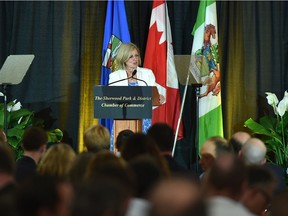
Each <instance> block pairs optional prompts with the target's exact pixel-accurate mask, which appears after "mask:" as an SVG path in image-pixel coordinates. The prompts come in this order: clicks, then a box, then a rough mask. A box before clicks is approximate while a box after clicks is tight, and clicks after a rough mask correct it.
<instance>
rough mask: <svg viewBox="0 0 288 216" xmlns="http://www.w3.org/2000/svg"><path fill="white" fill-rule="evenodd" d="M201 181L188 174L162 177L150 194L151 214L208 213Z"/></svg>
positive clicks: (185, 214)
mask: <svg viewBox="0 0 288 216" xmlns="http://www.w3.org/2000/svg"><path fill="white" fill-rule="evenodd" d="M200 188H201V187H200V184H199V181H196V180H195V179H194V178H192V179H191V178H189V177H188V176H177V175H175V176H172V177H168V178H164V179H162V180H161V181H160V182H159V183H158V184H156V185H155V187H154V188H153V190H152V191H151V193H150V195H149V201H150V203H151V213H150V215H151V216H162V215H165V216H189V215H197V216H204V215H206V211H205V205H204V202H203V197H202V192H201V189H200Z"/></svg>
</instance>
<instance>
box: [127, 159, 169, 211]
mask: <svg viewBox="0 0 288 216" xmlns="http://www.w3.org/2000/svg"><path fill="white" fill-rule="evenodd" d="M128 165H129V166H130V167H131V170H132V172H133V173H134V176H135V193H134V196H133V198H132V199H131V201H130V203H129V208H128V211H127V213H126V216H134V215H137V216H147V215H149V210H150V203H149V202H148V200H147V199H148V194H149V192H150V191H151V189H152V188H153V186H154V185H155V184H157V183H158V181H160V180H161V179H162V178H164V177H166V175H165V174H164V173H163V171H162V168H161V167H160V165H159V163H157V161H156V160H155V158H153V157H151V156H150V155H147V154H145V155H140V156H137V157H136V158H134V159H132V160H131V161H129V162H128Z"/></svg>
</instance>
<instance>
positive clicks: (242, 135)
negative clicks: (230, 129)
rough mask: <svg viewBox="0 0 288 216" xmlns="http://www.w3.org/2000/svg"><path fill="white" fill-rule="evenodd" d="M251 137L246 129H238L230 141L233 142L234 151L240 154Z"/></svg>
mask: <svg viewBox="0 0 288 216" xmlns="http://www.w3.org/2000/svg"><path fill="white" fill-rule="evenodd" d="M250 138H251V135H250V134H249V133H247V132H245V131H238V132H236V133H234V134H233V135H232V136H231V138H230V140H229V143H230V144H231V146H232V148H233V151H234V153H235V154H236V155H238V154H239V152H240V150H241V149H242V147H243V145H244V143H245V142H246V141H247V140H248V139H250Z"/></svg>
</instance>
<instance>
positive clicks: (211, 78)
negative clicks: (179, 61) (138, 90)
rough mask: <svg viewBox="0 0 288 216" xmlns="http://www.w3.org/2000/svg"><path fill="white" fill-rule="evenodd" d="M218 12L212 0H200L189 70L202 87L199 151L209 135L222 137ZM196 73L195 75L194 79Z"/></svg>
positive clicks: (200, 96)
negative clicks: (196, 69) (192, 66)
mask: <svg viewBox="0 0 288 216" xmlns="http://www.w3.org/2000/svg"><path fill="white" fill-rule="evenodd" d="M217 31H218V30H217V12H216V2H215V1H214V0H212V1H211V0H210V1H209V0H201V1H200V5H199V9H198V15H197V20H196V23H195V25H194V28H193V32H192V34H193V35H194V41H193V47H192V54H191V62H190V68H191V65H197V67H198V68H199V69H200V70H198V72H196V71H195V67H194V68H193V69H194V70H193V69H190V70H191V72H192V74H193V75H194V77H195V79H196V80H199V79H198V78H200V82H201V83H202V84H203V86H202V87H201V88H200V95H199V148H201V146H202V145H203V143H204V142H205V140H206V139H208V138H210V137H212V136H221V137H223V122H222V106H221V83H220V65H219V56H218V35H217ZM195 74H197V75H196V76H195Z"/></svg>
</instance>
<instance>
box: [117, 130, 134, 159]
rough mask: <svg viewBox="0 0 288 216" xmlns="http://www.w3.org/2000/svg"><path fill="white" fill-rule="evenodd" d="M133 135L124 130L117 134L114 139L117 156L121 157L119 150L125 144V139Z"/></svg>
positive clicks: (131, 132) (129, 131) (130, 131)
mask: <svg viewBox="0 0 288 216" xmlns="http://www.w3.org/2000/svg"><path fill="white" fill-rule="evenodd" d="M132 134H134V132H133V131H132V130H129V129H126V130H122V131H120V132H119V134H118V135H117V137H116V142H115V148H116V151H117V154H118V155H121V148H122V146H123V143H124V142H125V140H126V138H127V137H129V136H130V135H132Z"/></svg>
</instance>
